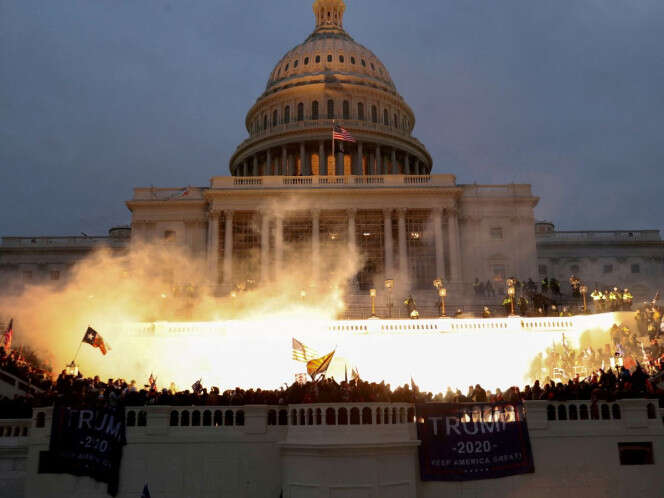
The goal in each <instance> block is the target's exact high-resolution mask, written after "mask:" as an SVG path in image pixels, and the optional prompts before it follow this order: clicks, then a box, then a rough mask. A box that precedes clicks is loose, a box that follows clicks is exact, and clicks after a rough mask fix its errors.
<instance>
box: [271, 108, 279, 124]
mask: <svg viewBox="0 0 664 498" xmlns="http://www.w3.org/2000/svg"><path fill="white" fill-rule="evenodd" d="M278 117H279V113H278V112H277V111H276V109H275V111H274V112H273V113H272V126H277V118H278Z"/></svg>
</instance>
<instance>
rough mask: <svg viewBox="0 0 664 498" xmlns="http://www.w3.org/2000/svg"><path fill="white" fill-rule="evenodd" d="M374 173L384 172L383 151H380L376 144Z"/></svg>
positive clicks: (380, 173) (381, 173)
mask: <svg viewBox="0 0 664 498" xmlns="http://www.w3.org/2000/svg"><path fill="white" fill-rule="evenodd" d="M376 174H377V175H384V174H385V170H384V169H383V153H382V152H381V151H380V145H376Z"/></svg>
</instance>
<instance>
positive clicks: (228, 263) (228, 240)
mask: <svg viewBox="0 0 664 498" xmlns="http://www.w3.org/2000/svg"><path fill="white" fill-rule="evenodd" d="M224 217H225V218H226V225H225V227H224V285H225V286H226V287H228V288H230V287H231V286H232V285H233V211H231V210H226V211H224Z"/></svg>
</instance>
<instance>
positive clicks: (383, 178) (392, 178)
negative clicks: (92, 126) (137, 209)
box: [134, 175, 456, 200]
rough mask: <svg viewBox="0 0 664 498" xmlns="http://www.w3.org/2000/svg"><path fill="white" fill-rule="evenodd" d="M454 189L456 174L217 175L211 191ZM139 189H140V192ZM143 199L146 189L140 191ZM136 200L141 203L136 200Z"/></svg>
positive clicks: (213, 180) (136, 198)
mask: <svg viewBox="0 0 664 498" xmlns="http://www.w3.org/2000/svg"><path fill="white" fill-rule="evenodd" d="M340 185H343V186H346V187H364V186H367V185H369V186H372V185H376V186H389V187H414V186H419V185H422V186H431V187H454V186H456V184H455V178H454V176H453V175H362V176H360V175H348V176H334V175H330V176H318V175H315V176H276V175H275V176H217V177H215V178H213V179H212V188H213V189H214V188H228V187H235V188H242V187H246V188H255V187H272V188H278V187H284V186H286V187H312V186H313V187H337V186H340ZM137 190H139V189H137ZM138 193H139V194H140V196H141V198H142V197H143V196H144V192H143V190H141V192H138ZM134 199H135V200H140V199H139V198H138V197H134Z"/></svg>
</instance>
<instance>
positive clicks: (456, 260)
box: [208, 207, 461, 287]
mask: <svg viewBox="0 0 664 498" xmlns="http://www.w3.org/2000/svg"><path fill="white" fill-rule="evenodd" d="M393 211H394V210H393V209H384V210H383V223H384V230H383V231H384V233H383V237H384V250H385V255H384V256H385V276H386V278H390V277H391V276H393V274H394V272H395V266H394V241H393V240H392V212H393ZM396 211H397V224H398V225H397V226H398V240H397V243H398V248H399V252H398V259H399V267H398V268H399V271H400V272H401V274H402V276H401V278H406V279H407V276H408V246H407V233H406V212H407V209H406V208H399V209H397V210H396ZM320 213H321V211H320V209H314V210H312V211H311V217H312V234H311V235H312V237H311V250H312V277H313V280H314V281H318V280H319V279H320ZM347 214H348V250H349V252H350V253H351V254H353V253H354V252H355V251H357V240H356V238H357V233H356V229H355V217H356V214H357V209H348V210H347ZM445 214H447V238H448V247H449V250H450V275H447V272H446V269H445V245H444V241H443V209H442V208H440V207H437V208H434V209H433V211H432V215H433V216H432V217H433V227H434V241H435V259H436V275H437V276H439V277H441V278H443V279H445V280H449V281H451V282H460V281H461V250H460V238H459V223H458V217H457V212H456V210H446V211H445ZM270 219H271V215H270V214H269V213H266V212H263V213H262V224H261V280H262V281H263V282H265V281H267V280H269V279H270V274H271V273H270V266H269V262H270ZM224 220H225V228H224V258H223V285H224V286H225V287H230V286H231V285H232V284H233V211H232V210H225V211H224ZM219 221H220V212H219V211H214V210H211V211H210V213H209V225H208V266H209V270H210V274H211V275H218V264H219V257H218V254H219ZM283 227H284V225H283V217H282V216H275V244H274V250H275V258H274V259H275V265H276V267H277V268H282V266H283V254H284V251H283V248H284V229H283Z"/></svg>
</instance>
